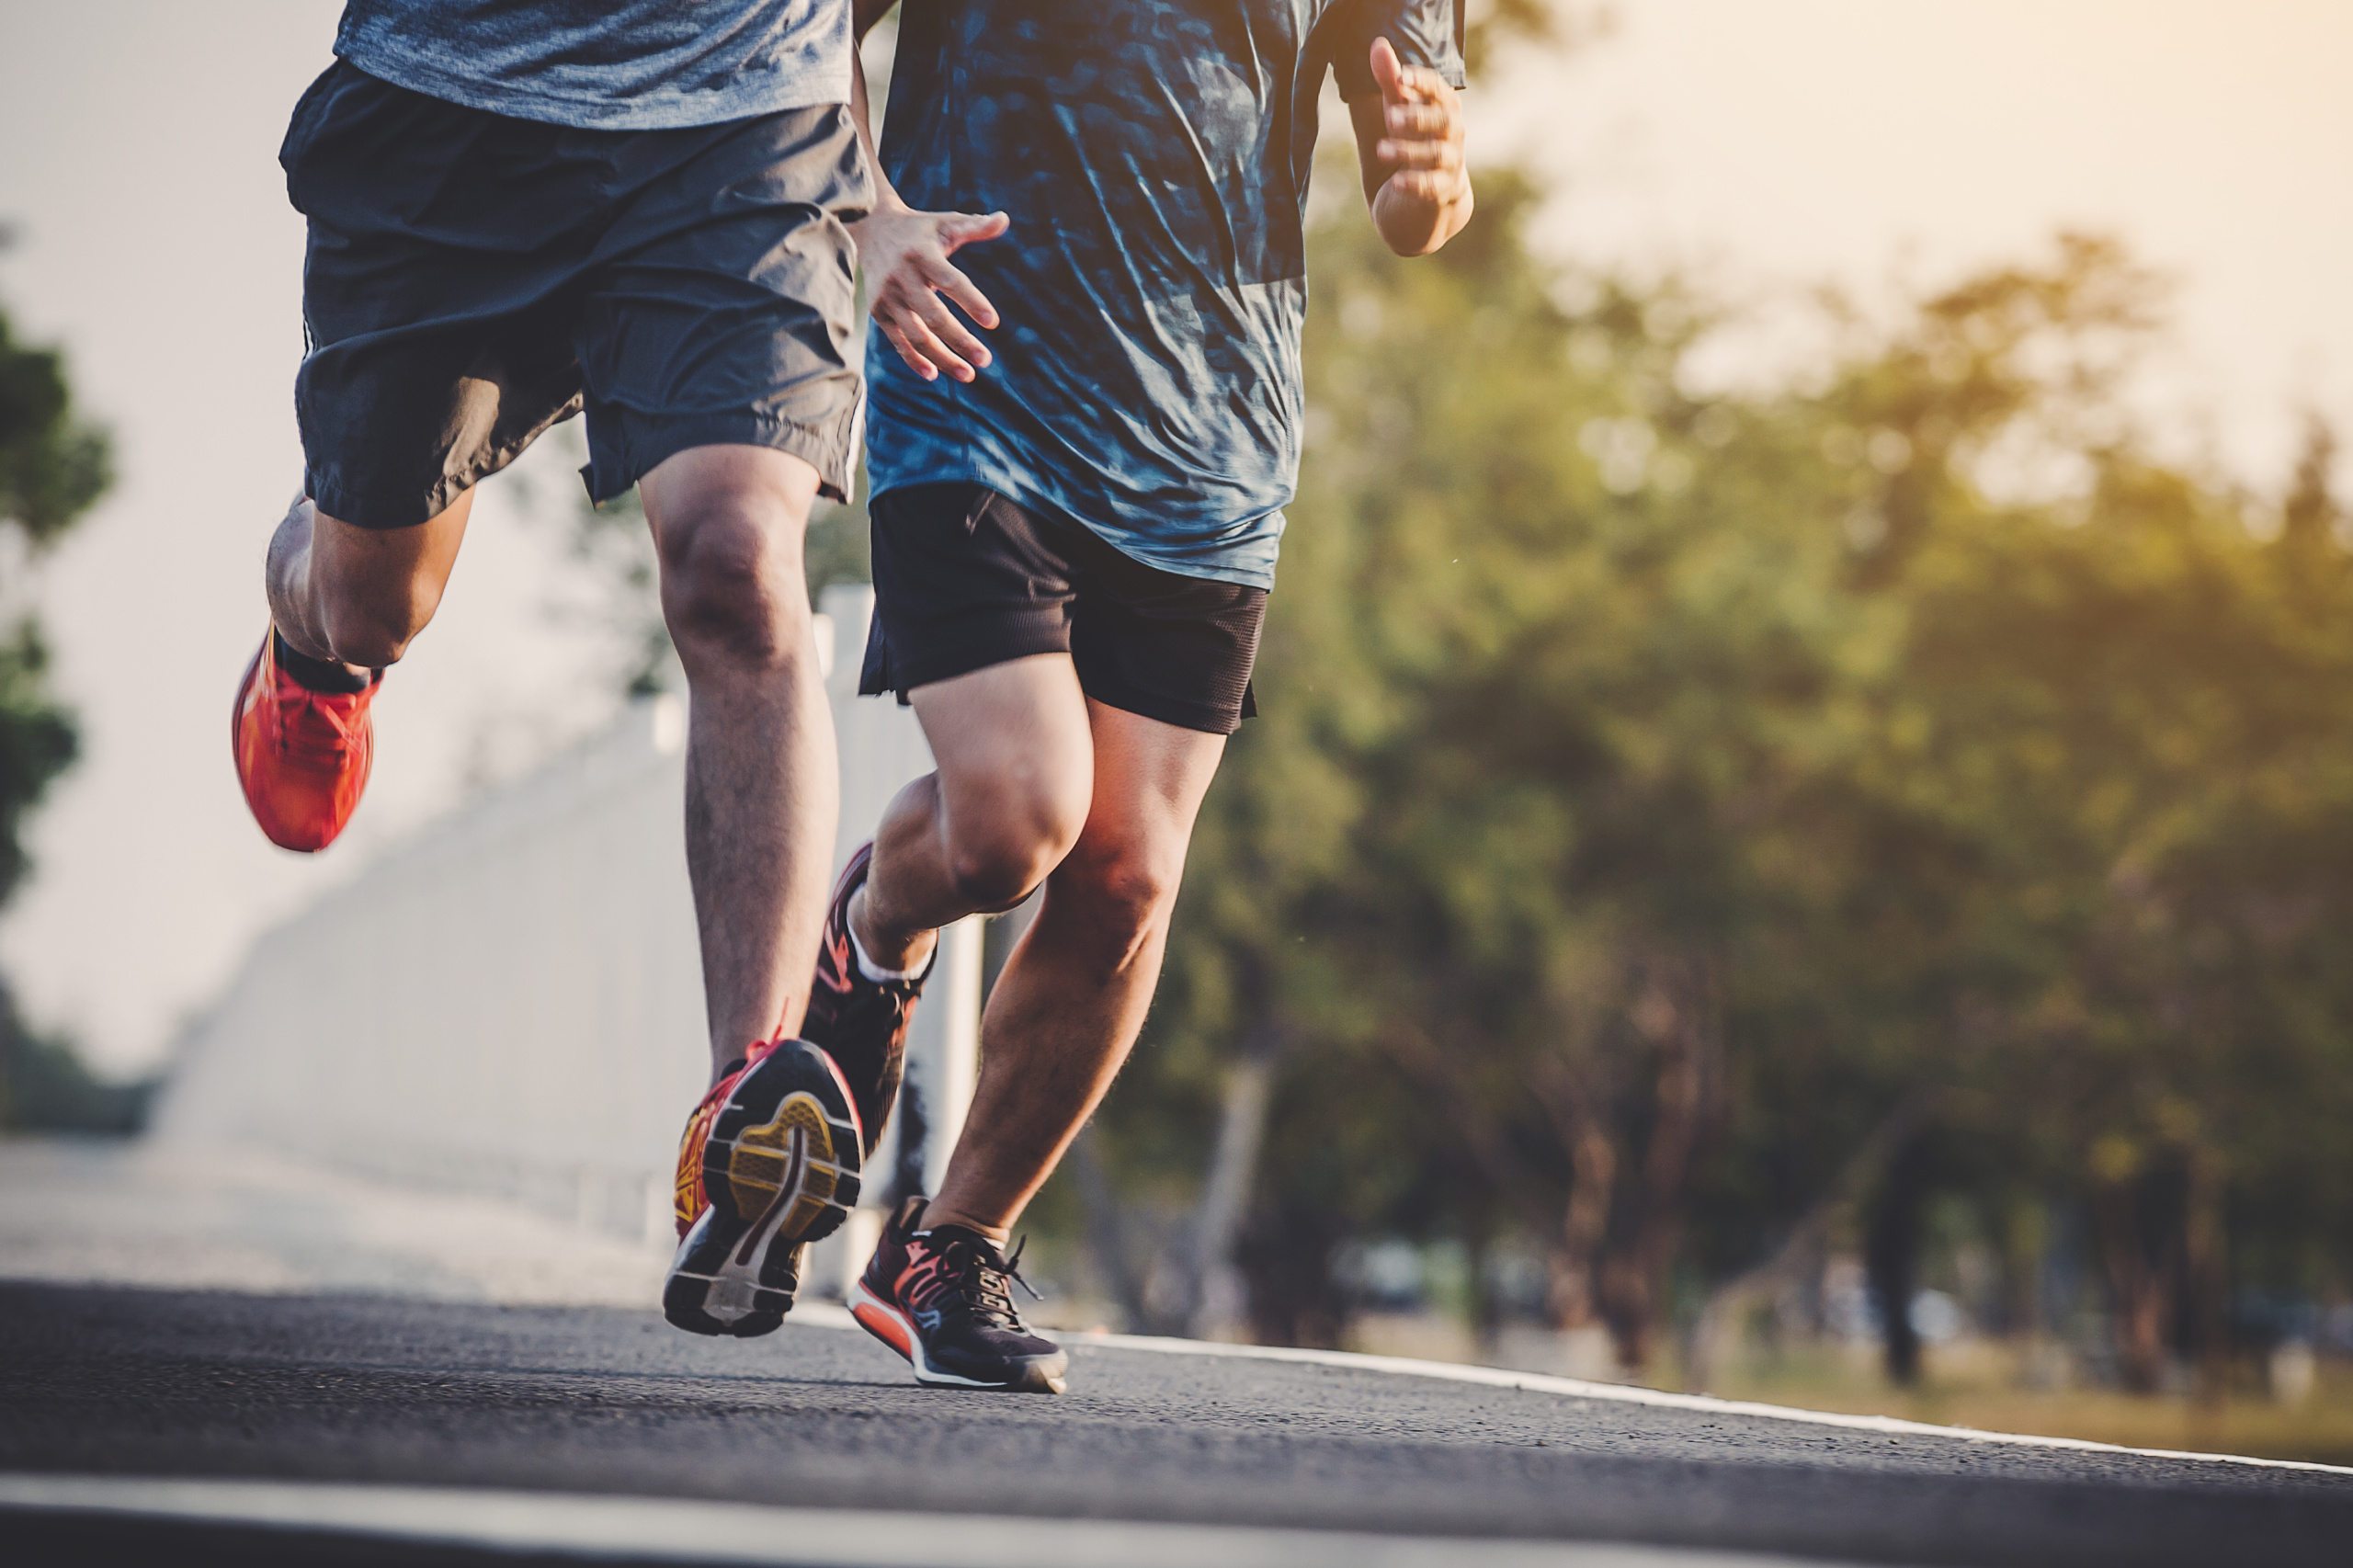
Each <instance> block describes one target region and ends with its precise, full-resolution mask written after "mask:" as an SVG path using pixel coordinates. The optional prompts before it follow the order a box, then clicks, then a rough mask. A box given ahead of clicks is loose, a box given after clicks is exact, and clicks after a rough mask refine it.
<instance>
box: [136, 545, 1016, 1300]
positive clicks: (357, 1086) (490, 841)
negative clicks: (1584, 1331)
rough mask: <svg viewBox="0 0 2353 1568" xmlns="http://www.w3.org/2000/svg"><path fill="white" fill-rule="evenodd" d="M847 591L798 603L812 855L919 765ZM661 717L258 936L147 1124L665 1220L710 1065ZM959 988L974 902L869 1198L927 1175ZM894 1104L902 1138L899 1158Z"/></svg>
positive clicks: (944, 1109) (938, 1146) (970, 1028)
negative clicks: (874, 675) (823, 824)
mask: <svg viewBox="0 0 2353 1568" xmlns="http://www.w3.org/2000/svg"><path fill="white" fill-rule="evenodd" d="M871 603H872V600H871V596H870V593H869V591H868V590H866V589H864V588H862V587H860V588H835V589H830V590H828V591H827V592H826V594H825V596H824V611H825V614H824V617H823V618H822V619H820V622H819V637H820V647H821V653H829V654H830V668H829V671H828V675H827V681H826V685H827V689H828V691H829V693H830V694H831V696H832V699H833V709H834V717H835V727H836V731H837V733H838V734H839V737H840V743H841V756H842V822H841V831H840V834H839V835H838V836H837V839H836V842H835V846H834V865H835V868H838V867H839V866H840V865H841V864H842V863H843V862H844V861H845V860H847V858H848V855H849V851H850V850H851V849H852V848H853V847H855V846H857V845H858V844H859V843H861V842H862V841H864V840H865V839H866V838H868V837H870V836H871V835H872V832H873V828H874V824H875V822H876V821H877V819H878V818H879V816H880V814H881V810H882V807H883V805H884V803H885V802H887V801H889V799H890V798H891V796H892V794H893V793H894V792H896V791H897V790H898V789H899V788H900V787H901V786H902V785H903V784H904V783H905V782H906V781H907V780H908V779H910V778H915V777H916V776H918V775H920V774H922V773H925V772H926V771H928V770H929V769H930V767H931V757H930V752H929V750H928V749H927V748H926V746H925V744H924V741H923V734H922V731H921V729H920V728H919V727H918V726H917V724H916V723H915V717H914V715H913V714H912V713H911V712H910V711H909V710H905V709H903V708H900V707H898V706H897V705H896V704H895V703H894V702H892V701H891V700H889V699H871V698H870V699H858V698H857V697H855V696H854V695H853V694H854V693H855V691H856V688H857V681H858V663H859V655H860V653H861V651H862V650H863V648H864V645H865V639H866V627H867V621H868V619H869V616H870V609H871ZM829 639H830V642H828V640H829ZM685 736H686V712H685V709H684V706H683V704H681V703H680V702H679V700H678V699H675V698H660V699H654V700H651V701H647V702H642V703H639V704H636V705H634V706H632V707H631V709H630V710H628V711H627V712H626V713H625V714H624V715H623V716H622V717H621V719H620V721H619V722H617V723H615V724H614V725H613V726H612V727H611V728H610V729H609V730H608V731H607V732H606V733H603V734H601V735H598V736H597V737H595V738H594V739H592V740H591V741H589V742H587V743H586V744H583V745H581V746H580V747H578V748H577V749H575V750H574V751H572V752H570V753H568V754H567V755H565V756H561V757H559V758H557V759H556V760H554V761H552V762H551V763H550V764H548V765H547V766H546V767H542V768H541V769H540V770H539V771H538V772H536V773H534V774H532V775H531V776H529V778H524V779H521V780H519V781H517V783H515V784H513V785H512V786H509V787H507V788H505V789H502V790H497V791H495V792H494V793H492V794H489V795H487V796H485V797H483V798H482V799H480V800H477V801H473V802H471V803H469V804H468V805H466V806H464V807H462V808H461V809H460V810H458V811H457V812H453V813H452V814H451V815H449V817H448V818H446V819H444V820H443V821H441V822H439V823H438V824H435V825H433V826H432V827H430V828H429V829H427V830H426V831H425V832H423V833H421V834H419V835H417V837H416V838H415V839H414V840H412V841H411V842H409V843H408V844H406V845H404V846H401V847H399V848H397V849H395V850H393V851H391V852H388V853H387V854H385V855H384V856H383V857H381V858H380V859H378V860H377V861H375V862H374V863H373V864H371V865H369V867H368V868H366V869H364V870H362V871H361V872H359V873H358V875H357V876H355V877H354V878H353V879H352V881H350V882H349V883H347V885H345V886H343V887H341V888H339V889H337V890H336V891H335V892H331V893H329V894H328V895H327V896H325V897H324V898H323V899H321V900H320V901H319V902H318V903H315V904H313V905H312V906H311V907H309V908H307V909H305V910H303V911H302V912H301V914H299V915H296V916H294V917H293V918H292V919H290V920H288V921H286V922H285V923H284V924H282V925H280V926H278V927H277V928H276V929H274V930H272V931H270V932H268V933H267V934H266V935H265V936H263V937H261V938H260V939H259V940H258V941H257V942H256V944H255V946H254V948H253V950H252V951H251V952H250V953H249V954H248V955H247V957H246V959H245V961H244V965H243V967H242V968H241V969H240V970H239V971H238V973H237V975H236V977H235V979H234V980H233V982H232V983H231V984H230V986H229V987H228V990H227V991H226V993H225V994H223V995H222V999H221V1001H220V1003H219V1005H218V1006H216V1007H215V1008H214V1009H213V1010H212V1012H211V1013H210V1016H209V1017H207V1018H206V1019H205V1020H204V1021H203V1023H202V1024H201V1025H199V1027H198V1028H196V1029H195V1030H194V1031H193V1032H192V1035H191V1038H190V1040H189V1041H188V1049H187V1051H186V1053H185V1055H184V1057H183V1058H182V1060H181V1062H180V1063H179V1065H178V1067H177V1069H176V1071H175V1073H174V1074H173V1077H172V1081H171V1083H170V1085H169V1086H168V1088H167V1090H166V1091H165V1095H164V1097H163V1099H162V1102H161V1104H160V1105H159V1107H158V1110H157V1117H156V1131H157V1136H158V1138H160V1139H163V1140H174V1139H183V1140H191V1141H198V1142H210V1143H232V1144H240V1145H246V1146H251V1147H255V1148H259V1149H265V1150H268V1151H272V1152H276V1153H289V1154H294V1155H298V1156H301V1157H304V1158H307V1159H311V1160H315V1161H321V1162H324V1163H328V1164H331V1165H336V1166H341V1167H344V1168H347V1169H352V1170H356V1171H360V1172H364V1173H367V1174H369V1175H371V1176H378V1177H381V1178H386V1179H389V1180H392V1181H395V1182H399V1183H402V1184H404V1185H410V1186H415V1187H429V1188H438V1189H444V1190H456V1191H463V1192H473V1193H481V1194H485V1195H491V1196H502V1197H510V1198H517V1199H522V1200H523V1201H525V1202H528V1203H529V1204H530V1205H531V1206H532V1207H534V1208H537V1209H540V1210H545V1211H551V1212H555V1213H560V1214H563V1215H566V1216H569V1217H572V1218H574V1219H575V1220H576V1221H578V1222H579V1223H581V1224H583V1225H584V1226H587V1227H589V1228H592V1229H595V1230H598V1231H602V1232H608V1233H622V1234H631V1235H639V1236H643V1237H646V1238H648V1239H649V1240H650V1239H654V1238H667V1237H669V1236H670V1234H671V1229H670V1218H669V1214H670V1188H671V1170H672V1165H673V1161H674V1160H675V1158H676V1146H677V1137H678V1132H679V1129H680V1127H681V1126H682V1125H683V1123H684V1120H685V1119H686V1116H687V1113H688V1110H689V1109H690V1108H692V1107H693V1105H694V1104H695V1102H696V1100H697V1099H698V1098H699V1096H700V1095H701V1093H702V1090H703V1086H704V1083H705V1079H706V1075H707V1072H708V1057H707V1055H706V1052H705V1048H704V1043H703V1041H704V1024H703V1001H702V977H701V970H700V964H699V957H698V954H697V949H696V943H695V923H694V911H693V904H692V901H691V898H690V895H689V892H688V886H687V876H686V865H685V860H684V856H683V852H682V848H681V838H682V831H683V830H682V827H681V823H682V820H683V813H684V810H685V787H686V786H685V750H684V742H685ZM980 991H981V930H980V923H979V922H978V921H977V920H974V921H967V922H964V923H963V924H962V925H961V926H958V927H957V928H956V929H954V930H953V931H951V932H949V933H947V934H946V937H945V939H944V946H943V948H942V950H941V954H940V961H939V967H938V970H937V971H935V974H934V977H933V980H932V983H931V985H930V987H929V988H928V990H927V991H926V996H925V1001H924V1004H923V1006H922V1007H921V1008H919V1009H918V1010H917V1013H916V1024H915V1036H914V1038H913V1039H912V1040H911V1041H910V1050H909V1066H908V1096H907V1104H908V1106H909V1108H910V1109H912V1110H915V1111H916V1112H917V1113H918V1114H916V1115H913V1116H902V1117H898V1118H894V1119H893V1126H892V1132H891V1135H890V1138H889V1141H888V1142H886V1143H885V1144H884V1146H883V1147H882V1148H881V1149H880V1150H878V1151H877V1153H876V1158H875V1161H874V1164H873V1166H872V1169H873V1171H874V1175H875V1178H876V1179H872V1180H870V1182H869V1184H868V1187H867V1190H868V1193H869V1194H870V1201H871V1202H873V1203H875V1204H878V1205H879V1204H880V1203H881V1202H882V1201H884V1200H885V1199H887V1198H888V1196H889V1190H890V1188H891V1187H892V1185H893V1184H892V1181H891V1180H888V1179H883V1178H884V1177H885V1175H886V1173H899V1174H900V1176H901V1179H904V1180H906V1181H908V1182H911V1183H915V1184H919V1185H921V1186H923V1187H925V1188H926V1190H929V1189H930V1188H932V1187H936V1186H937V1184H938V1177H939V1174H940V1167H941V1165H943V1164H944V1161H945V1158H946V1154H947V1152H948V1148H949V1144H950V1143H952V1142H953V1140H954V1137H955V1134H956V1132H957V1131H958V1130H959V1129H960V1128H961V1125H962V1119H963V1110H964V1108H965V1106H966V1105H967V1104H969V1102H970V1100H971V1097H972V1074H973V1066H974V1051H975V1040H976V1034H977V1027H978V1017H979V1006H980ZM903 1124H904V1125H915V1124H920V1126H921V1128H922V1129H923V1130H924V1134H925V1135H924V1136H923V1137H922V1138H921V1140H920V1143H919V1145H915V1144H911V1146H910V1147H909V1148H907V1149H906V1150H905V1151H904V1153H903V1152H902V1151H901V1150H900V1149H899V1148H898V1146H897V1145H898V1132H899V1131H900V1128H901V1126H902V1125H903ZM871 1228H872V1227H871V1223H868V1224H867V1225H865V1226H862V1227H860V1234H859V1235H858V1236H857V1237H855V1238H852V1240H851V1241H850V1243H849V1244H848V1246H847V1251H858V1249H859V1248H860V1247H861V1246H862V1244H863V1242H864V1238H865V1236H866V1235H867V1234H870V1232H871ZM834 1254H845V1249H844V1248H843V1247H841V1246H836V1247H835V1248H831V1249H828V1256H827V1257H826V1258H825V1259H824V1260H823V1266H822V1267H819V1268H817V1269H814V1270H813V1272H814V1273H817V1274H820V1275H826V1276H831V1275H837V1274H838V1273H839V1271H840V1270H842V1269H844V1268H850V1267H858V1266H861V1265H862V1264H863V1261H864V1259H863V1256H862V1252H861V1253H860V1256H857V1257H856V1258H851V1257H849V1256H846V1254H845V1255H844V1256H832V1255H834ZM818 1283H819V1285H820V1288H824V1286H825V1285H827V1284H834V1285H837V1284H838V1280H837V1279H833V1278H825V1279H821V1280H819V1281H818Z"/></svg>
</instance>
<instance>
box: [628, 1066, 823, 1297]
mask: <svg viewBox="0 0 2353 1568" xmlns="http://www.w3.org/2000/svg"><path fill="white" fill-rule="evenodd" d="M864 1150H865V1140H864V1138H863V1136H862V1135H861V1131H860V1129H859V1126H858V1105H857V1102H856V1100H855V1099H854V1098H853V1097H852V1096H851V1095H850V1092H849V1085H847V1084H845V1083H843V1082H842V1074H841V1069H840V1068H838V1067H836V1066H835V1065H834V1061H833V1058H832V1057H830V1056H827V1055H826V1054H825V1053H824V1051H819V1050H818V1049H816V1047H814V1046H813V1045H811V1044H809V1043H808V1042H807V1041H806V1040H767V1041H765V1042H763V1043H761V1044H759V1045H756V1046H754V1047H752V1049H751V1050H750V1051H746V1052H745V1059H744V1061H743V1062H741V1063H740V1064H738V1065H737V1066H736V1067H735V1068H734V1069H733V1071H731V1072H729V1073H728V1074H726V1075H725V1076H724V1077H722V1078H721V1079H720V1080H719V1082H718V1083H716V1084H714V1085H711V1088H710V1093H709V1094H707V1095H705V1096H703V1099H702V1104H700V1105H699V1106H697V1107H696V1108H695V1113H694V1114H693V1115H692V1116H690V1117H688V1119H687V1132H686V1137H685V1138H684V1139H683V1140H682V1141H681V1142H679V1145H678V1177H677V1189H676V1195H677V1214H678V1238H679V1239H678V1252H677V1256H676V1257H674V1258H673V1259H671V1262H670V1275H669V1278H667V1279H666V1280H665V1281H664V1283H663V1287H662V1315H663V1316H665V1317H666V1318H668V1319H669V1320H670V1321H671V1323H673V1324H676V1326H678V1327H679V1328H683V1329H687V1330H689V1331H691V1332H692V1333H695V1334H727V1335H735V1336H737V1337H738V1338H749V1337H750V1336H751V1335H756V1334H767V1333H768V1332H769V1331H770V1330H772V1329H774V1328H776V1327H777V1325H778V1324H781V1323H782V1322H783V1321H784V1314H785V1313H786V1312H790V1311H791V1310H792V1298H793V1293H794V1292H795V1291H796V1290H799V1289H800V1286H801V1247H802V1246H803V1245H804V1244H807V1243H809V1242H813V1241H815V1240H817V1239H818V1238H819V1237H821V1236H828V1235H831V1234H833V1233H834V1232H835V1229H837V1228H838V1227H839V1226H840V1224H841V1222H842V1221H843V1219H844V1218H845V1217H846V1216H847V1214H848V1213H849V1210H851V1209H852V1208H854V1207H856V1206H857V1203H858V1165H859V1163H860V1161H861V1159H862V1158H863V1154H864Z"/></svg>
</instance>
